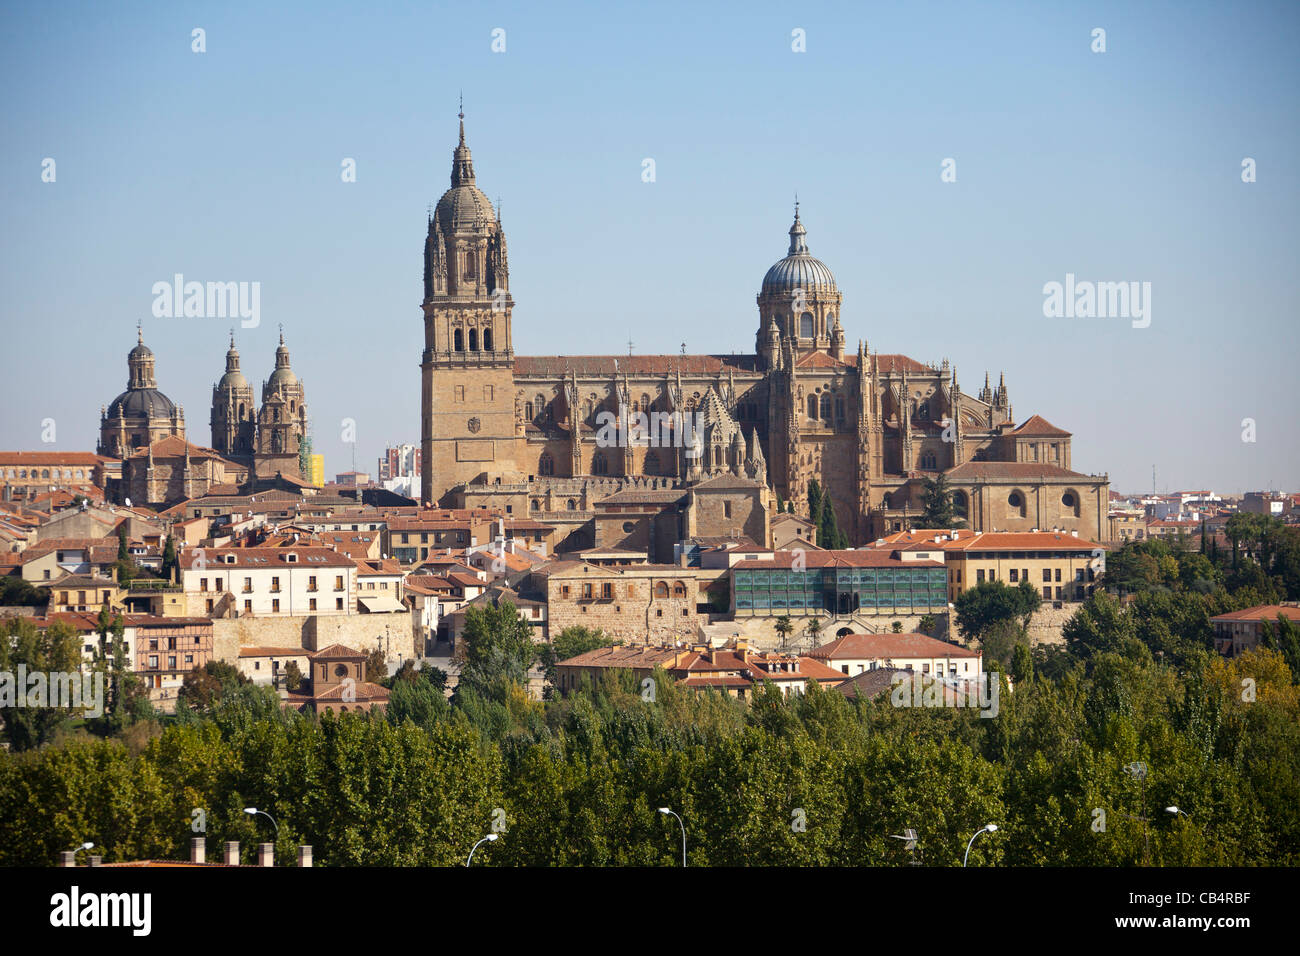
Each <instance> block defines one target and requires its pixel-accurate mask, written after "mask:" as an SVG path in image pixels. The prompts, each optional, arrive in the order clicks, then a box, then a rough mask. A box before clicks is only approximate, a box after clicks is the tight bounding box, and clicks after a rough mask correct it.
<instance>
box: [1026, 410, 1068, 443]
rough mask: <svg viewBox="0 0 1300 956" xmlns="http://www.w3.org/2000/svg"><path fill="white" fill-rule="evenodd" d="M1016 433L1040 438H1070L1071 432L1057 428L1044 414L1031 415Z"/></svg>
mask: <svg viewBox="0 0 1300 956" xmlns="http://www.w3.org/2000/svg"><path fill="white" fill-rule="evenodd" d="M1014 434H1016V435H1019V436H1020V437H1021V438H1028V437H1030V436H1032V437H1035V438H1038V437H1042V438H1069V437H1070V433H1069V432H1067V431H1066V430H1065V429H1063V428H1057V427H1056V426H1055V425H1053V424H1052V423H1051V422H1049V421H1048V420H1047V419H1046V418H1044V417H1043V416H1042V415H1031V416H1030V417H1029V419H1028V420H1026V421H1025V422H1024V423H1023V424H1022V425H1021V426H1020V427H1019V428H1017V429H1016V430H1015V432H1014Z"/></svg>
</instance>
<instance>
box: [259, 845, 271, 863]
mask: <svg viewBox="0 0 1300 956" xmlns="http://www.w3.org/2000/svg"><path fill="white" fill-rule="evenodd" d="M257 865H258V866H275V844H274V843H259V844H258V845H257Z"/></svg>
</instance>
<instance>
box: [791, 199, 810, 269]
mask: <svg viewBox="0 0 1300 956" xmlns="http://www.w3.org/2000/svg"><path fill="white" fill-rule="evenodd" d="M806 235H808V230H807V229H805V228H804V227H803V223H802V222H800V221H799V200H798V199H796V200H795V201H794V225H792V226H791V227H790V251H789V252H788V253H786V254H787V255H791V256H794V255H807V254H808V243H807V241H805V239H804V236H806Z"/></svg>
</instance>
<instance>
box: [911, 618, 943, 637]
mask: <svg viewBox="0 0 1300 956" xmlns="http://www.w3.org/2000/svg"><path fill="white" fill-rule="evenodd" d="M937 624H938V622H937V621H935V619H934V615H933V614H923V615H921V621H920V623H919V624H917V626H916V627H917V630H919V631H920V632H921V633H922V634H933V633H934V629H935V627H936V626H937Z"/></svg>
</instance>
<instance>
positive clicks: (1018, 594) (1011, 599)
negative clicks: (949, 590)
mask: <svg viewBox="0 0 1300 956" xmlns="http://www.w3.org/2000/svg"><path fill="white" fill-rule="evenodd" d="M1042 602H1043V599H1042V597H1040V596H1039V594H1038V592H1037V591H1036V590H1035V589H1034V586H1033V585H1032V584H1030V583H1029V582H1028V581H1021V582H1020V584H1018V585H1017V586H1016V587H1011V586H1009V585H1007V584H1004V583H1003V582H1001V581H981V582H980V583H979V584H977V585H975V587H973V588H967V589H966V590H965V591H963V592H962V593H961V594H959V595H957V600H956V601H954V602H953V607H954V609H955V610H956V617H957V626H958V627H959V628H961V631H962V634H964V635H965V637H966V639H967V640H968V641H969V640H977V639H978V640H982V639H983V637H984V635H985V634H986V633H987V632H988V630H989V629H990V628H991V627H993V626H994V625H996V624H1000V623H1002V622H1004V621H1012V622H1014V621H1019V622H1020V623H1021V627H1022V628H1027V627H1028V626H1029V620H1030V618H1031V617H1033V614H1034V612H1035V611H1037V610H1038V608H1039V606H1040V605H1041V604H1042Z"/></svg>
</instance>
